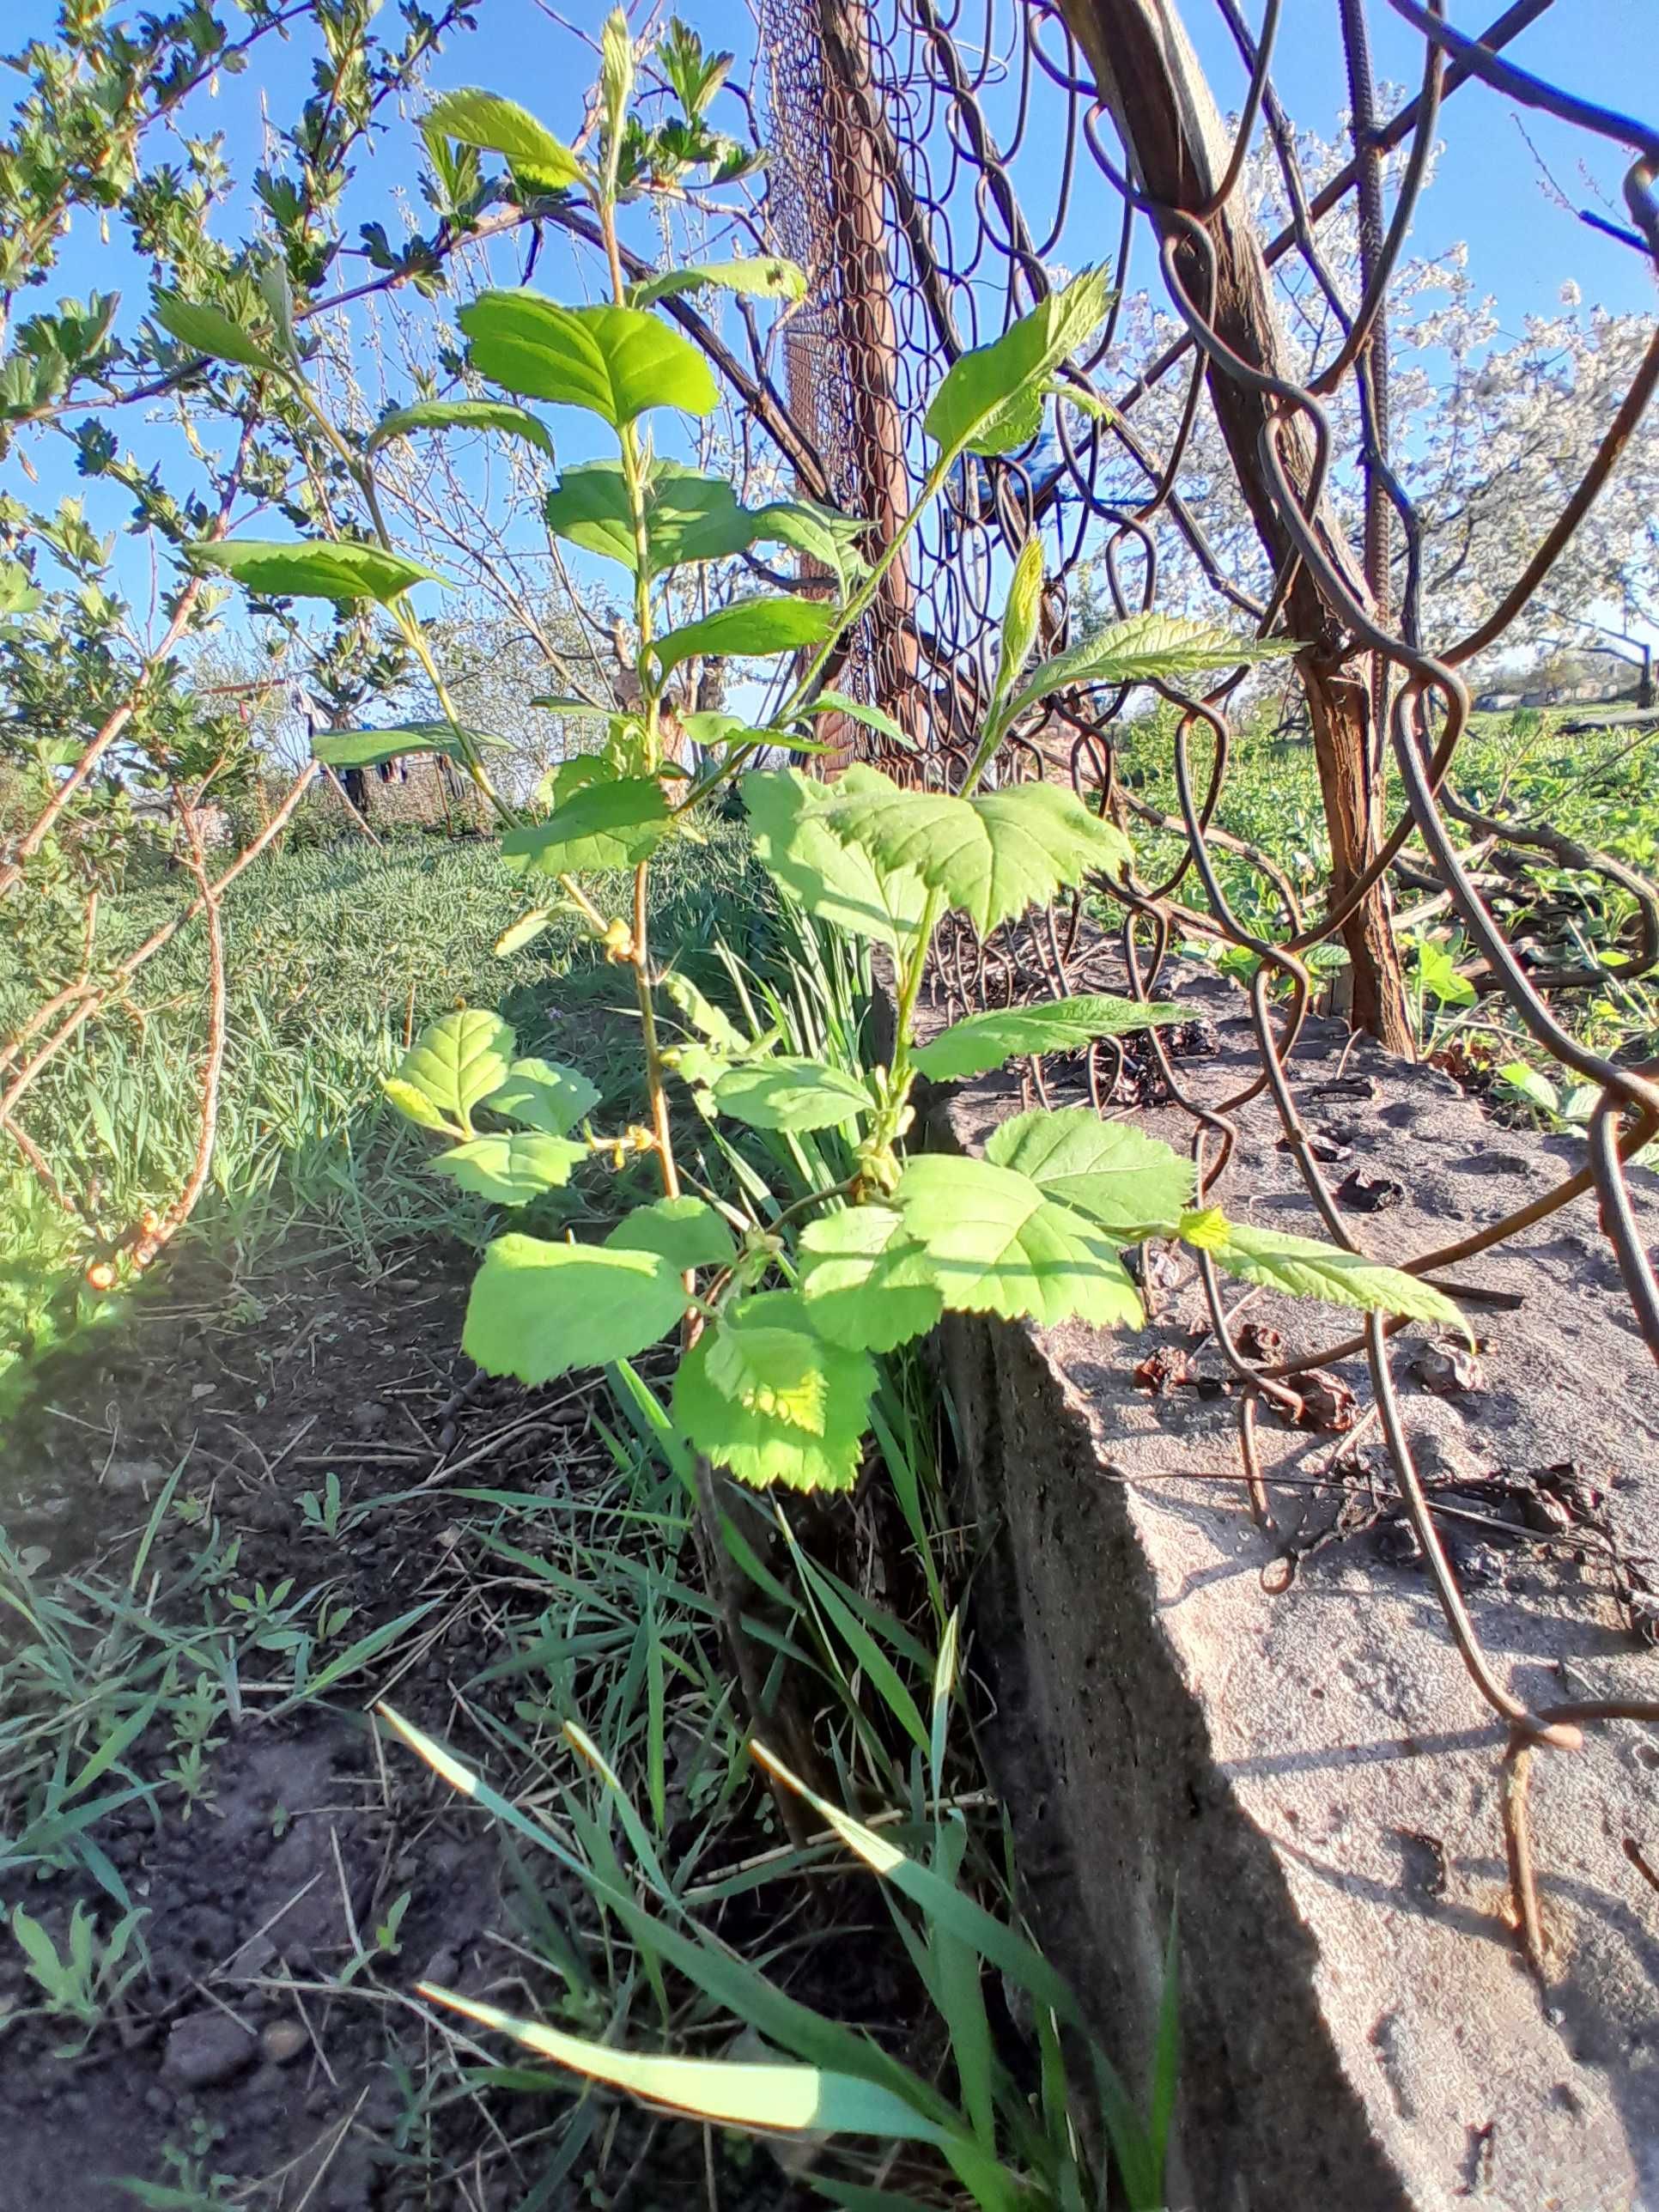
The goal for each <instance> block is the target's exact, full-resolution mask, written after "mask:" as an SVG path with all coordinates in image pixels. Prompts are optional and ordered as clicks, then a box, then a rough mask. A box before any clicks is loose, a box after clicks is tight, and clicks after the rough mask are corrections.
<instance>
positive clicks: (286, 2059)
mask: <svg viewBox="0 0 1659 2212" xmlns="http://www.w3.org/2000/svg"><path fill="white" fill-rule="evenodd" d="M310 2040H311V2039H310V2037H309V2036H308V2035H307V2033H306V2032H305V2029H304V2028H303V2027H301V2024H300V2022H299V2021H297V2020H274V2021H272V2022H271V2023H270V2027H268V2028H266V2029H265V2031H264V2034H263V2035H261V2036H260V2038H259V2048H260V2050H261V2051H262V2052H263V2053H264V2056H265V2057H267V2058H268V2059H270V2063H271V2064H272V2065H273V2066H288V2065H291V2064H292V2063H293V2062H294V2060H295V2059H296V2058H297V2057H299V2055H300V2053H301V2051H303V2050H304V2049H305V2047H306V2045H307V2043H309V2042H310Z"/></svg>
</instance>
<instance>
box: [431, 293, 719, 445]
mask: <svg viewBox="0 0 1659 2212" xmlns="http://www.w3.org/2000/svg"><path fill="white" fill-rule="evenodd" d="M459 320H460V325H461V328H462V329H463V330H464V331H465V332H466V335H467V341H468V343H467V357H468V359H469V360H470V362H471V365H472V367H473V368H475V369H476V370H477V373H478V374H479V375H481V376H487V377H488V378H489V380H490V381H491V382H492V383H495V384H501V385H504V386H506V387H507V390H508V391H509V392H520V393H522V394H524V395H525V396H526V397H527V398H532V399H547V400H553V401H556V402H558V403H560V404H563V405H565V406H568V407H585V408H586V409H587V410H589V411H590V412H591V413H592V414H595V415H599V416H603V418H604V419H605V422H609V423H611V425H612V427H613V428H621V426H622V425H623V423H625V422H633V421H634V420H635V417H636V416H639V415H641V414H642V413H643V412H644V411H645V410H646V409H647V407H681V408H684V410H685V411H686V412H687V413H688V414H690V415H712V414H713V413H714V408H715V406H716V404H718V402H719V398H720V393H719V392H718V390H717V388H716V386H715V383H714V374H713V372H712V371H711V370H710V368H709V366H708V362H706V361H705V360H704V359H703V357H702V355H701V354H700V353H699V352H698V351H697V349H696V347H695V346H694V345H692V344H691V343H690V341H689V340H688V339H685V338H683V337H680V336H679V335H678V332H677V331H671V330H670V329H669V328H668V325H666V324H665V323H662V322H659V320H658V319H657V318H656V316H654V315H648V314H645V313H642V312H641V310H640V309H639V308H637V307H560V306H559V305H558V304H557V302H556V301H552V300H547V299H544V298H543V297H542V295H541V294H540V293H539V292H483V293H480V295H478V297H477V299H476V300H474V301H471V302H470V303H469V304H468V305H467V306H466V307H463V308H462V309H461V312H460V318H459Z"/></svg>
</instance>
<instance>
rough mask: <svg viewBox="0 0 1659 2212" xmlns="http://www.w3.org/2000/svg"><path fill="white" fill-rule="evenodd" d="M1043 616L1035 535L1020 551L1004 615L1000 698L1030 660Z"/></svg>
mask: <svg viewBox="0 0 1659 2212" xmlns="http://www.w3.org/2000/svg"><path fill="white" fill-rule="evenodd" d="M1041 619H1042V538H1039V537H1036V535H1033V536H1031V537H1030V538H1027V539H1026V541H1025V543H1024V544H1023V545H1022V546H1021V547H1020V549H1019V558H1018V560H1017V561H1016V562H1014V573H1013V576H1012V579H1011V580H1010V582H1009V586H1008V598H1007V602H1006V605H1005V606H1004V608H1003V611H1002V635H1001V638H1000V642H999V645H998V649H997V678H996V684H995V686H994V689H995V693H996V696H997V697H998V698H999V699H1002V698H1006V696H1007V695H1008V693H1009V692H1010V691H1011V690H1012V689H1013V687H1014V684H1015V683H1016V682H1017V681H1018V677H1019V671H1020V670H1021V669H1022V668H1024V665H1025V664H1026V662H1027V660H1028V659H1030V653H1031V647H1032V646H1033V645H1035V644H1036V634H1037V624H1038V623H1039V622H1040V621H1041Z"/></svg>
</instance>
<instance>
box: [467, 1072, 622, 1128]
mask: <svg viewBox="0 0 1659 2212" xmlns="http://www.w3.org/2000/svg"><path fill="white" fill-rule="evenodd" d="M484 1103H485V1104H486V1105H487V1106H488V1107H489V1110H490V1112H491V1113H492V1114H505V1115H507V1119H508V1120H509V1121H522V1122H524V1123H525V1125H526V1127H528V1128H532V1129H540V1130H541V1131H543V1133H544V1134H545V1135H547V1136H550V1137H568V1135H569V1133H570V1132H571V1131H572V1130H573V1129H574V1127H575V1126H576V1124H577V1122H578V1121H584V1120H586V1117H587V1115H590V1114H591V1113H592V1111H593V1109H594V1108H595V1107H596V1106H597V1105H598V1104H599V1090H598V1087H597V1086H596V1085H593V1084H592V1083H590V1082H589V1081H588V1079H587V1078H586V1076H585V1075H582V1074H580V1073H578V1072H577V1071H576V1069H574V1067H560V1066H556V1064H555V1062H554V1061H552V1060H514V1061H513V1065H512V1066H511V1067H509V1068H508V1069H507V1073H506V1075H505V1076H504V1077H503V1079H502V1080H501V1082H500V1083H498V1084H497V1085H496V1086H495V1089H494V1090H493V1091H491V1092H490V1094H489V1097H488V1098H487V1099H486V1100H485V1101H484Z"/></svg>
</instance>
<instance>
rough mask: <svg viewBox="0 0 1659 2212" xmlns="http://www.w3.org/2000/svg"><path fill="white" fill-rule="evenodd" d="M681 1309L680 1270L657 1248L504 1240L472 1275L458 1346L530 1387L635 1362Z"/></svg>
mask: <svg viewBox="0 0 1659 2212" xmlns="http://www.w3.org/2000/svg"><path fill="white" fill-rule="evenodd" d="M684 1310H685V1291H684V1286H683V1285H682V1284H681V1282H680V1277H679V1270H678V1268H676V1267H673V1266H672V1265H671V1263H670V1262H669V1261H666V1260H665V1259H664V1258H663V1257H662V1256H661V1255H660V1254H659V1253H656V1252H619V1251H616V1250H613V1249H611V1248H610V1247H608V1246H605V1245H602V1244H551V1243H544V1241H543V1240H542V1239H541V1238H539V1237H520V1236H517V1235H514V1236H510V1237H497V1238H496V1239H495V1243H493V1244H492V1245H491V1246H490V1247H489V1250H488V1251H487V1252H486V1253H485V1255H484V1261H483V1267H480V1268H479V1270H478V1273H477V1275H476V1276H475V1277H474V1279H473V1283H472V1294H471V1297H470V1298H469V1299H468V1301H467V1308H466V1325H465V1329H464V1330H463V1332H462V1335H461V1347H462V1349H463V1351H465V1353H466V1355H467V1357H468V1358H469V1359H474V1360H476V1361H477V1364H478V1365H479V1366H480V1367H482V1368H483V1370H485V1372H486V1373H487V1374H490V1375H515V1376H517V1377H518V1379H519V1380H520V1383H529V1384H530V1385H531V1386H532V1389H533V1388H534V1387H535V1386H536V1385H537V1384H538V1383H550V1382H552V1380H553V1379H554V1377H555V1376H559V1375H562V1374H564V1373H565V1372H566V1371H567V1370H568V1369H570V1368H572V1367H599V1366H602V1365H604V1364H606V1363H607V1362H608V1361H611V1360H615V1359H629V1358H632V1357H633V1355H634V1354H635V1352H643V1351H644V1350H645V1348H646V1346H647V1345H648V1344H654V1343H655V1342H656V1341H657V1339H658V1338H659V1337H660V1336H666V1335H667V1334H668V1332H669V1330H670V1329H671V1328H673V1327H674V1325H675V1323H676V1322H678V1320H679V1318H680V1316H681V1314H682V1313H683V1312H684Z"/></svg>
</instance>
